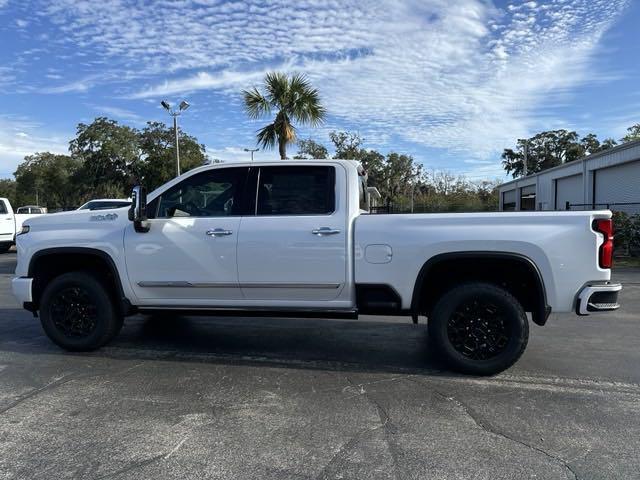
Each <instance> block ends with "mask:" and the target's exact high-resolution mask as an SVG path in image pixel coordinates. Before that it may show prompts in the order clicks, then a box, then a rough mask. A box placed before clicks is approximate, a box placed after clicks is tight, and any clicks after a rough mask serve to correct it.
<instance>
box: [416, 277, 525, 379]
mask: <svg viewBox="0 0 640 480" xmlns="http://www.w3.org/2000/svg"><path fill="white" fill-rule="evenodd" d="M428 326H429V338H430V343H431V345H433V347H435V348H436V349H437V351H438V353H439V354H440V355H441V356H442V357H443V358H444V360H445V361H446V362H447V364H448V365H449V366H450V367H451V368H452V369H453V370H456V371H458V372H462V373H468V374H473V375H493V374H496V373H499V372H502V371H503V370H506V369H507V368H509V367H510V366H511V365H513V364H514V363H515V362H516V361H517V360H518V359H519V358H520V356H521V355H522V354H523V352H524V350H525V348H526V347H527V342H528V341H529V322H528V320H527V316H526V314H525V312H524V310H523V308H522V305H520V302H518V300H516V298H515V297H514V296H513V295H511V294H510V293H509V292H508V291H506V290H504V289H503V288H500V287H498V286H496V285H493V284H489V283H468V284H464V285H460V286H458V287H455V288H453V289H451V290H449V291H448V292H447V293H445V294H444V295H443V296H442V297H441V298H440V300H438V302H437V303H436V305H435V306H434V308H433V311H432V314H431V316H430V317H429V324H428Z"/></svg>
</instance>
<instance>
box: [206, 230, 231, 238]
mask: <svg viewBox="0 0 640 480" xmlns="http://www.w3.org/2000/svg"><path fill="white" fill-rule="evenodd" d="M232 233H233V231H232V230H225V229H224V228H214V229H213V230H207V235H209V236H210V237H226V236H227V235H231V234H232Z"/></svg>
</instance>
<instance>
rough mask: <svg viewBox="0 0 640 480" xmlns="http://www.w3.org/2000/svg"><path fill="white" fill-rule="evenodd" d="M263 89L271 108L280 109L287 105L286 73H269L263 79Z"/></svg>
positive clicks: (287, 84) (287, 82) (287, 79)
mask: <svg viewBox="0 0 640 480" xmlns="http://www.w3.org/2000/svg"><path fill="white" fill-rule="evenodd" d="M264 88H265V90H266V91H267V98H268V99H269V102H270V103H271V105H272V106H274V107H276V106H277V107H278V108H280V109H282V107H283V106H284V105H286V104H287V100H288V93H289V78H288V77H287V74H286V73H282V72H269V73H267V75H266V76H265V77H264Z"/></svg>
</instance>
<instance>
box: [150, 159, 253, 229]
mask: <svg viewBox="0 0 640 480" xmlns="http://www.w3.org/2000/svg"><path fill="white" fill-rule="evenodd" d="M246 173H247V169H246V168H220V169H215V170H208V171H206V172H202V173H198V174H197V175H193V176H191V177H189V178H187V179H185V180H183V181H182V182H180V183H179V184H177V185H175V186H173V187H171V188H170V189H169V190H167V191H166V192H164V193H163V194H162V195H160V197H158V198H157V199H155V200H154V201H153V202H151V203H150V204H149V206H150V207H151V208H150V209H149V211H150V213H152V215H150V218H154V217H155V218H170V217H225V216H230V215H242V213H243V212H242V210H243V208H242V205H241V203H242V202H241V198H242V195H241V193H242V189H243V187H244V180H245V177H246Z"/></svg>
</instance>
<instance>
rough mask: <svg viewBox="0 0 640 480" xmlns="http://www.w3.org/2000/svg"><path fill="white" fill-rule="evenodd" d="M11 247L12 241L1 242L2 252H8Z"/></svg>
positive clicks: (0, 248) (0, 249)
mask: <svg viewBox="0 0 640 480" xmlns="http://www.w3.org/2000/svg"><path fill="white" fill-rule="evenodd" d="M10 249H11V244H10V243H0V253H7V252H8V251H9V250H10Z"/></svg>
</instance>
